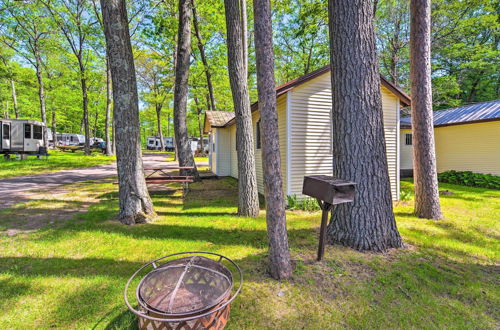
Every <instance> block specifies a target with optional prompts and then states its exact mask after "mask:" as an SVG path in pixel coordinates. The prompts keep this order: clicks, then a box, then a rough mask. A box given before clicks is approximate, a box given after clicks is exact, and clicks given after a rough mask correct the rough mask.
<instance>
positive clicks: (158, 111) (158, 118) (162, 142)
mask: <svg viewBox="0 0 500 330" xmlns="http://www.w3.org/2000/svg"><path fill="white" fill-rule="evenodd" d="M161 108H162V106H161V104H159V103H156V104H155V110H156V123H157V125H158V135H159V136H160V148H161V151H165V139H164V138H163V130H162V128H161Z"/></svg>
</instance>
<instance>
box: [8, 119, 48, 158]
mask: <svg viewBox="0 0 500 330" xmlns="http://www.w3.org/2000/svg"><path fill="white" fill-rule="evenodd" d="M44 126H45V125H44V124H43V123H42V122H39V121H36V120H23V119H0V137H1V139H0V153H1V154H4V155H9V154H40V153H41V152H40V148H43V141H44V136H43V127H44ZM44 153H46V151H45V152H44Z"/></svg>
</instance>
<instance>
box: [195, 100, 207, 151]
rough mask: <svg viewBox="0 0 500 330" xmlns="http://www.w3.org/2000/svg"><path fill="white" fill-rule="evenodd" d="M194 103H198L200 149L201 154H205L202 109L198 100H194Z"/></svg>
mask: <svg viewBox="0 0 500 330" xmlns="http://www.w3.org/2000/svg"><path fill="white" fill-rule="evenodd" d="M194 103H196V110H197V112H198V134H200V149H201V153H202V154H203V152H204V150H205V146H204V145H203V127H202V125H203V124H202V121H201V113H202V109H201V107H200V103H199V102H198V98H197V97H195V98H194Z"/></svg>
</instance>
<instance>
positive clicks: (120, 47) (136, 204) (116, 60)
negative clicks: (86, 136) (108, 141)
mask: <svg viewBox="0 0 500 330" xmlns="http://www.w3.org/2000/svg"><path fill="white" fill-rule="evenodd" d="M101 8H102V17H103V23H104V35H105V37H106V47H107V54H108V56H109V64H110V69H111V78H112V84H113V85H112V86H113V101H114V102H113V104H114V121H115V125H116V159H117V169H118V183H119V199H120V212H119V214H118V219H119V220H120V221H121V222H122V223H124V224H128V225H133V224H137V223H142V222H146V221H148V220H149V219H151V218H152V217H153V216H154V215H155V213H154V209H153V203H152V201H151V198H150V197H149V193H148V189H147V187H146V181H145V179H144V169H143V164H142V157H141V139H140V125H139V101H138V95H137V82H136V77H135V68H134V58H133V54H132V45H131V43H130V33H129V29H128V19H127V9H126V5H125V0H101Z"/></svg>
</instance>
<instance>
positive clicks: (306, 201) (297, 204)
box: [286, 195, 320, 212]
mask: <svg viewBox="0 0 500 330" xmlns="http://www.w3.org/2000/svg"><path fill="white" fill-rule="evenodd" d="M286 197H287V200H288V209H289V210H292V211H293V210H302V211H309V212H312V211H318V210H319V209H320V208H319V205H318V202H317V201H316V200H315V199H314V198H311V197H306V198H303V199H298V198H297V196H296V195H293V196H286Z"/></svg>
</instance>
